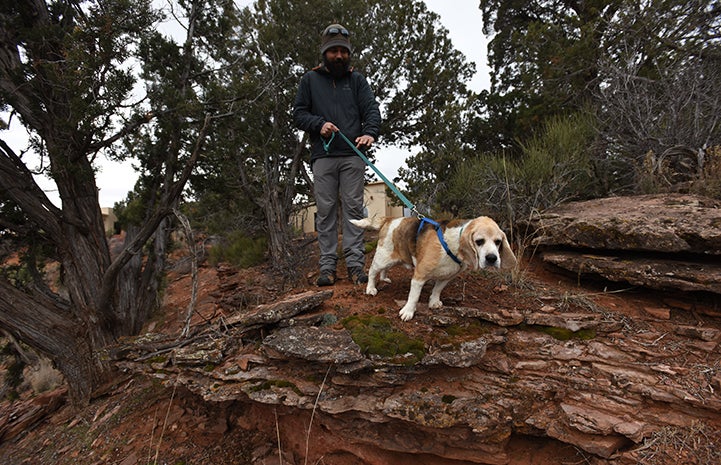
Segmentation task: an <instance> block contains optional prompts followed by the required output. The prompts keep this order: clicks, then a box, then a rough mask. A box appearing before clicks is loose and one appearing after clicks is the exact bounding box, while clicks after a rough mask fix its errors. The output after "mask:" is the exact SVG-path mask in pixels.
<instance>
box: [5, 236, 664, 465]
mask: <svg viewBox="0 0 721 465" xmlns="http://www.w3.org/2000/svg"><path fill="white" fill-rule="evenodd" d="M315 247H316V246H315V244H311V245H309V246H308V247H307V248H306V249H307V250H306V251H305V253H306V255H309V256H310V258H308V257H306V259H305V260H304V261H303V263H304V264H305V265H304V266H306V267H307V268H306V269H304V270H303V273H305V283H304V284H303V285H301V286H297V287H296V288H295V289H293V290H288V289H285V290H283V289H282V288H281V287H282V286H281V285H280V284H279V282H281V281H282V279H281V278H280V277H278V276H277V275H275V276H274V275H273V274H272V273H269V272H268V271H267V268H265V267H257V268H254V269H247V270H242V271H241V272H238V273H235V272H234V271H233V270H231V269H229V268H228V267H227V266H220V267H211V266H209V265H207V264H206V265H204V266H202V267H201V268H200V289H199V299H198V307H197V312H196V314H195V315H194V317H193V324H198V323H202V322H203V321H206V320H208V319H212V318H215V317H217V316H218V315H220V314H221V313H222V312H223V307H222V305H221V304H220V303H221V301H222V299H224V298H229V296H233V295H239V294H240V293H241V292H242V295H243V299H245V300H246V303H247V304H249V305H252V304H255V303H260V302H266V301H271V300H273V299H275V298H277V297H278V296H280V295H282V294H283V293H284V292H297V291H299V290H303V289H314V288H315V285H314V284H313V283H314V281H315V278H316V275H315V274H314V266H315V263H316V262H315V261H314V258H313V257H312V255H313V254H314V252H312V251H311V250H310V249H315ZM370 258H371V257H369V258H368V264H370ZM175 259H176V267H175V270H174V271H172V272H170V273H169V275H168V280H167V283H168V287H167V290H166V294H165V297H164V302H163V306H162V309H161V311H160V313H159V314H158V315H156V316H155V317H154V318H153V320H152V321H151V322H150V323H149V324H148V325H147V330H148V331H151V332H163V333H166V334H177V333H178V332H179V331H180V329H181V328H182V326H183V321H184V318H185V313H186V310H187V305H188V300H189V292H190V287H191V286H190V276H189V273H188V272H187V268H189V267H187V266H183V263H182V256H180V255H178V256H176V257H175ZM184 268H186V269H184ZM522 269H523V275H522V276H523V277H522V280H521V281H522V282H524V283H525V286H524V289H523V290H522V291H516V290H515V289H509V287H508V286H507V285H506V284H504V283H503V282H501V281H500V280H498V279H488V278H487V277H484V276H482V275H480V274H477V273H474V274H469V275H465V276H462V277H458V278H456V279H455V280H454V281H452V282H451V284H449V286H448V287H447V288H446V290H445V291H444V292H443V298H444V302H445V303H446V304H447V305H463V301H464V300H482V301H485V302H493V301H495V299H499V298H503V299H507V298H508V297H509V295H511V294H512V295H514V296H515V297H516V298H515V300H516V302H515V304H516V305H519V306H520V305H524V302H525V304H527V305H529V306H530V305H532V306H533V308H538V299H539V298H541V299H542V298H543V296H544V295H549V294H555V295H558V294H565V293H567V294H569V295H583V296H586V297H587V298H589V299H591V300H592V301H594V302H596V303H597V304H598V305H600V306H602V307H606V308H610V309H613V311H614V312H619V313H623V314H627V315H629V316H635V315H638V314H639V313H640V312H642V311H643V310H642V309H644V308H658V307H662V306H665V307H668V306H669V305H670V304H669V301H668V299H672V296H665V295H664V296H661V295H659V293H652V292H645V291H642V290H626V291H622V292H615V291H617V290H619V289H622V288H623V286H619V285H611V284H608V283H602V282H601V283H599V282H593V281H587V280H583V282H581V281H580V280H579V279H577V278H575V277H572V276H567V275H564V274H559V273H557V272H556V271H555V270H549V269H547V268H546V267H545V266H544V265H542V264H539V263H538V262H537V261H535V260H533V261H531V262H530V264H529V263H526V264H525V265H523V267H522ZM339 271H340V270H339ZM229 276H230V277H229ZM390 276H391V278H392V279H393V281H394V282H393V283H392V284H390V285H388V284H386V285H384V286H383V287H381V291H380V292H379V294H378V296H377V297H376V298H381V299H382V304H383V305H387V306H388V307H389V308H396V309H397V308H399V307H398V306H397V304H396V303H395V301H396V300H400V301H403V300H405V298H406V293H407V291H408V281H409V279H410V272H409V271H408V270H403V269H394V270H393V271H392V272H391V274H390ZM339 278H341V279H339V281H338V283H337V284H336V286H335V287H334V296H333V298H332V299H330V300H329V301H328V302H326V304H325V305H326V306H328V307H329V308H333V309H336V310H337V311H339V312H343V311H352V312H357V311H362V310H359V308H362V307H363V302H365V301H367V299H368V297H367V296H365V295H364V293H363V288H362V287H359V286H353V285H351V284H350V283H349V282H348V281H347V279H345V276H344V275H341V276H339ZM231 281H232V282H231ZM526 289H527V291H526ZM610 291H614V292H610ZM428 292H429V291H428V289H425V290H424V294H423V296H422V298H421V301H423V299H424V298H425V299H426V301H427V295H428ZM663 299H666V301H665V302H664V301H663ZM674 302H675V301H674ZM671 304H673V302H671ZM377 305H378V303H376V307H375V308H378V307H377ZM426 311H427V310H426ZM419 312H420V313H421V314H420V315H419V316H418V318H421V319H422V318H423V315H422V313H423V311H422V310H419ZM389 316H394V314H391V313H390V312H389ZM670 324H671V323H669V325H670ZM416 327H419V326H417V325H412V324H408V325H406V326H404V330H408V331H409V332H412V331H413V328H416ZM30 395H31V393H29V392H26V393H24V395H23V397H22V398H21V400H19V401H15V402H14V403H10V402H8V401H6V400H4V401H3V402H2V403H0V415H2V416H8V415H13V414H15V415H19V414H21V413H22V412H23V411H27V408H28V405H32V404H33V402H36V403H37V402H38V401H37V398H31V397H30ZM46 396H47V397H52V396H53V394H49V395H48V394H46ZM243 408H247V406H246V407H243ZM24 409H25V410H24ZM269 411H270V410H268V409H266V410H265V413H258V412H255V411H239V410H238V408H233V406H232V405H228V404H223V405H216V404H208V403H205V402H203V401H202V400H201V399H199V398H198V397H196V396H194V395H193V394H191V393H189V392H187V391H186V390H184V389H178V390H173V389H171V388H166V387H164V386H163V385H161V384H160V383H159V382H157V381H153V380H148V379H145V378H142V377H137V376H136V377H132V376H127V375H120V374H119V375H118V378H117V379H115V380H114V382H113V384H112V385H111V386H110V387H109V388H108V390H107V392H106V393H105V394H103V395H102V396H100V397H98V398H96V399H94V400H93V401H92V402H91V403H90V404H89V405H88V406H86V407H83V408H80V409H78V408H75V407H73V406H71V405H69V404H67V403H65V404H63V405H62V406H61V407H60V408H59V409H58V410H57V411H55V413H53V414H51V415H50V416H47V417H45V418H43V419H41V420H40V421H39V422H37V423H36V424H33V425H31V426H30V427H28V428H27V429H26V430H25V431H24V432H22V433H21V434H19V435H17V436H16V437H14V438H12V439H3V438H0V463H2V464H5V465H17V464H80V465H91V464H120V465H136V464H138V465H139V464H149V463H153V464H155V463H158V464H251V463H253V464H270V463H275V464H277V463H279V460H278V458H277V454H274V449H277V446H276V444H277V442H276V440H275V438H274V437H273V436H272V435H271V434H270V433H269V432H267V431H266V432H262V431H246V430H244V429H242V428H240V427H229V426H228V425H238V424H242V416H243V415H254V414H266V415H267V414H268V413H267V412H269ZM276 413H278V414H279V415H280V416H281V417H285V418H289V417H287V416H286V415H287V414H288V413H289V412H287V411H282V410H281V409H278V410H276ZM299 415H300V417H299V418H296V419H295V420H296V421H293V422H290V423H296V422H299V426H301V425H302V424H303V422H305V421H307V418H304V415H305V413H301V414H299ZM281 420H282V418H281ZM268 422H269V424H271V425H272V424H273V423H274V420H273V419H272V418H271V419H269V420H268ZM286 426H287V425H286ZM509 451H510V454H509V455H510V456H511V465H532V464H533V465H559V464H580V463H589V462H587V461H586V460H585V459H584V458H583V457H582V456H581V455H579V453H577V451H575V450H574V449H573V448H571V447H569V446H567V445H564V444H561V443H558V442H555V441H549V440H542V439H516V440H514V441H513V443H512V444H511V447H510V448H509ZM257 457H275V459H274V461H273V460H269V459H265V460H258V459H256V458H257ZM282 463H284V464H291V463H303V461H298V462H293V461H292V460H288V459H287V458H284V460H283V462H282ZM319 463H328V464H332V465H336V463H334V462H323V461H320V462H319ZM348 463H355V462H348ZM389 465H398V464H389Z"/></svg>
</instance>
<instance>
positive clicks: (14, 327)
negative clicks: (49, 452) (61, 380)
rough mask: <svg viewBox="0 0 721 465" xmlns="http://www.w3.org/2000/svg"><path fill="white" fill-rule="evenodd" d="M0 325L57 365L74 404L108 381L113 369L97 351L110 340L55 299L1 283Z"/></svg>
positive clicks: (38, 292)
mask: <svg viewBox="0 0 721 465" xmlns="http://www.w3.org/2000/svg"><path fill="white" fill-rule="evenodd" d="M0 325H1V326H2V327H3V328H5V329H6V330H7V331H8V332H10V333H11V334H12V335H13V336H15V337H17V338H18V339H19V340H21V341H23V342H25V343H26V344H28V345H29V346H31V347H33V348H34V349H36V350H38V351H40V352H42V353H44V354H45V355H46V356H47V357H49V358H50V359H51V360H53V361H54V362H55V364H56V365H57V368H58V369H59V370H60V371H61V372H62V373H63V375H64V376H65V379H66V381H67V383H68V387H69V393H70V396H71V398H72V399H73V401H74V402H76V403H83V402H87V401H88V400H89V399H90V396H91V394H92V392H93V390H94V389H95V388H96V387H97V386H99V385H100V384H101V383H102V382H104V381H105V380H107V378H108V373H109V368H110V366H109V365H108V364H107V362H105V361H104V360H103V359H102V357H100V356H99V355H98V353H97V350H96V349H97V348H98V347H102V346H104V345H106V344H107V343H108V342H110V340H111V339H110V338H108V337H107V334H106V333H105V332H104V331H98V330H97V325H93V324H92V323H91V322H90V321H87V320H86V321H83V320H81V319H79V318H77V316H76V315H74V314H73V312H71V311H70V308H69V305H68V303H67V302H64V301H62V300H61V299H59V298H57V297H56V296H52V295H49V294H46V293H43V292H41V291H37V290H36V291H32V292H28V290H25V291H23V290H19V289H18V288H16V287H15V286H14V285H13V284H12V283H10V282H8V281H7V280H5V279H0Z"/></svg>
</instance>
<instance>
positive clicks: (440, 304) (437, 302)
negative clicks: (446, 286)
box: [428, 300, 443, 309]
mask: <svg viewBox="0 0 721 465" xmlns="http://www.w3.org/2000/svg"><path fill="white" fill-rule="evenodd" d="M441 307H443V302H441V301H440V300H434V301H429V302H428V308H434V309H435V308H441Z"/></svg>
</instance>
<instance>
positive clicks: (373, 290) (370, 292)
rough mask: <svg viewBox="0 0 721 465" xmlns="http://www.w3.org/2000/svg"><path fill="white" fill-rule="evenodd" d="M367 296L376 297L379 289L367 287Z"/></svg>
mask: <svg viewBox="0 0 721 465" xmlns="http://www.w3.org/2000/svg"><path fill="white" fill-rule="evenodd" d="M366 294H368V295H376V294H378V289H376V288H375V287H370V286H368V287H366Z"/></svg>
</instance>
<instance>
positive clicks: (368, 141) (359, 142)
mask: <svg viewBox="0 0 721 465" xmlns="http://www.w3.org/2000/svg"><path fill="white" fill-rule="evenodd" d="M375 141H376V140H375V139H374V138H373V137H372V136H369V135H366V134H364V135H362V136H359V137H356V139H355V146H356V147H357V148H361V147H370V146H371V145H373V142H375Z"/></svg>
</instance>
